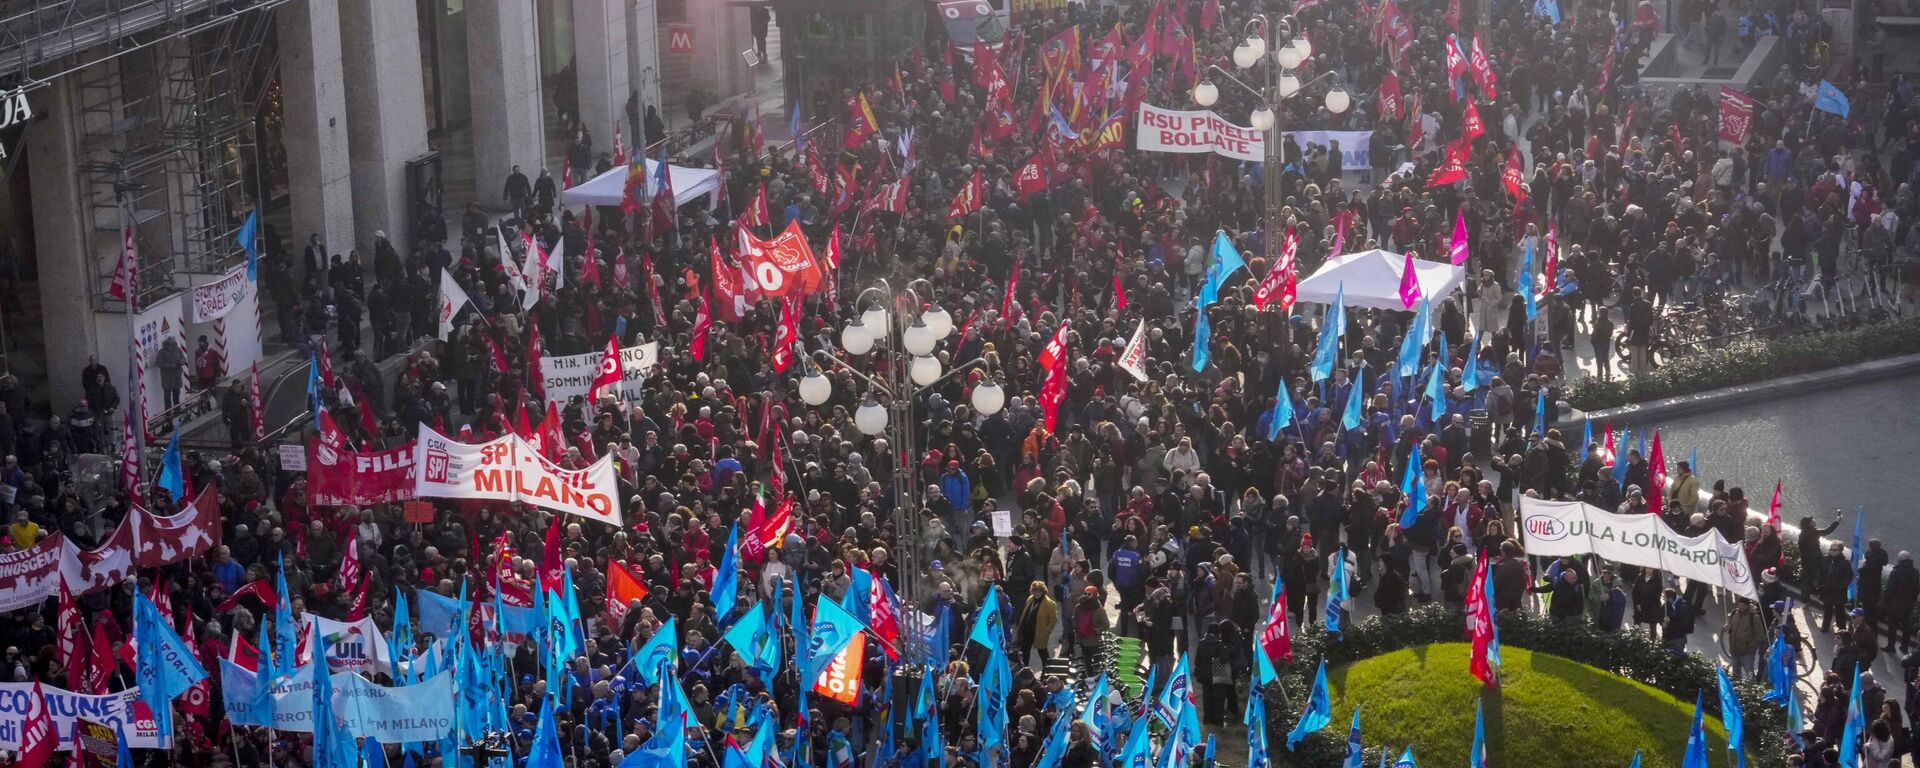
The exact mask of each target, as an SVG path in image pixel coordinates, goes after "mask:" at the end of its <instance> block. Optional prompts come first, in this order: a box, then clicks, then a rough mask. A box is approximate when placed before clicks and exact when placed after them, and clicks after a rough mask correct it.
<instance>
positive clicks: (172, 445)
mask: <svg viewBox="0 0 1920 768" xmlns="http://www.w3.org/2000/svg"><path fill="white" fill-rule="evenodd" d="M153 484H154V485H157V486H159V487H161V488H165V489H167V493H168V494H169V495H170V496H172V498H173V501H174V503H175V504H184V503H185V502H186V500H185V499H183V498H181V497H182V496H185V495H186V493H187V481H186V473H185V472H184V471H182V470H181V468H180V425H178V424H175V425H173V434H172V435H171V436H169V437H168V438H167V451H166V452H165V453H162V454H160V476H159V477H158V478H157V479H155V480H154V481H153Z"/></svg>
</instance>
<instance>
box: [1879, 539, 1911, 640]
mask: <svg viewBox="0 0 1920 768" xmlns="http://www.w3.org/2000/svg"><path fill="white" fill-rule="evenodd" d="M1916 597H1920V568H1915V567H1914V565H1913V553H1912V552H1905V551H1902V552H1901V553H1900V555H1899V557H1898V558H1896V562H1895V563H1894V564H1893V568H1892V570H1889V571H1887V583H1886V584H1885V585H1883V586H1881V588H1880V620H1881V622H1882V623H1884V624H1885V625H1886V627H1887V652H1888V653H1892V652H1893V641H1894V638H1895V637H1898V638H1899V639H1900V653H1906V651H1907V648H1909V647H1910V646H1912V645H1913V627H1912V625H1910V624H1909V623H1908V620H1910V619H1912V618H1913V606H1914V601H1915V598H1916Z"/></svg>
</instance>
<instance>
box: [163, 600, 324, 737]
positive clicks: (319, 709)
mask: <svg viewBox="0 0 1920 768" xmlns="http://www.w3.org/2000/svg"><path fill="white" fill-rule="evenodd" d="M314 634H315V639H314V643H315V644H316V645H315V647H314V649H313V658H314V659H315V660H316V663H315V664H314V669H313V768H353V766H354V764H355V763H356V762H357V761H358V758H359V752H360V750H359V749H356V748H355V747H354V744H353V735H352V734H350V733H348V732H347V728H346V726H345V725H343V724H341V722H340V720H339V718H337V717H335V716H334V714H333V675H331V674H329V673H328V672H327V664H326V662H325V661H323V660H324V659H326V658H327V647H328V646H329V645H331V643H328V642H327V638H325V637H324V636H320V635H319V633H317V632H316V633H314ZM154 715H155V716H156V717H157V716H158V715H159V712H158V711H155V712H154Z"/></svg>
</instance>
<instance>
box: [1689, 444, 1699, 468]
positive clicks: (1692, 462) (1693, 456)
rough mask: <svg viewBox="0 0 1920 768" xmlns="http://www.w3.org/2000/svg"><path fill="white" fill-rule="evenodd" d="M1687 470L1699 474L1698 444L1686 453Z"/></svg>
mask: <svg viewBox="0 0 1920 768" xmlns="http://www.w3.org/2000/svg"><path fill="white" fill-rule="evenodd" d="M1687 471H1689V472H1692V473H1693V474H1695V475H1698V474H1700V447H1699V446H1694V448H1693V450H1691V451H1689V452H1688V453H1687Z"/></svg>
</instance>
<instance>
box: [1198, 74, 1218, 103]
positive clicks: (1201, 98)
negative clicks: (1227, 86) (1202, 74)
mask: <svg viewBox="0 0 1920 768" xmlns="http://www.w3.org/2000/svg"><path fill="white" fill-rule="evenodd" d="M1219 100H1220V86H1217V85H1214V84H1213V83H1212V82H1211V81H1208V80H1202V81H1200V84H1199V85H1196V86H1194V87H1193V103H1195V104H1198V105H1200V106H1203V107H1211V106H1213V105H1214V103H1215V102H1217V101H1219Z"/></svg>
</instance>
